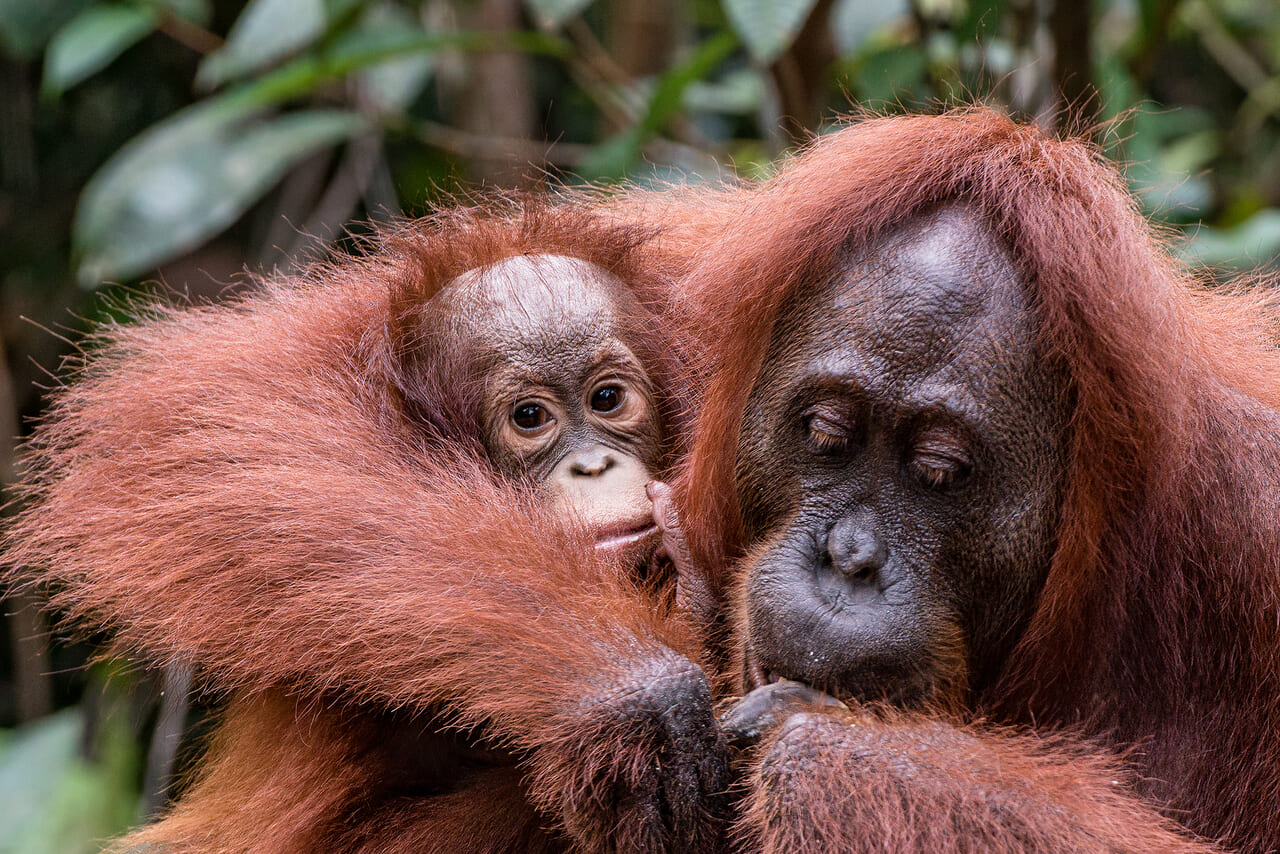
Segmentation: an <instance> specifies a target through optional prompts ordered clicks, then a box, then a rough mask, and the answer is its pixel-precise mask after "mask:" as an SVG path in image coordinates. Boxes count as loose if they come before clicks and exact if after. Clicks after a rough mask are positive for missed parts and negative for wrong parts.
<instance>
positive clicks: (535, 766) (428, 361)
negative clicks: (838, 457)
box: [5, 204, 726, 852]
mask: <svg viewBox="0 0 1280 854" xmlns="http://www.w3.org/2000/svg"><path fill="white" fill-rule="evenodd" d="M646 237H647V233H646V232H644V231H643V230H640V229H637V228H635V227H627V226H624V225H619V224H616V223H613V222H611V221H609V219H608V218H607V217H606V216H604V215H598V214H597V213H594V212H592V211H590V210H587V209H586V208H584V207H583V206H581V205H570V204H565V205H563V206H560V207H555V208H552V207H546V206H540V205H535V206H533V207H531V208H529V209H527V210H524V211H522V212H513V211H506V212H501V211H484V210H481V211H480V212H476V211H456V212H453V213H444V214H441V215H439V216H438V217H436V218H435V219H434V220H429V221H425V222H419V223H415V224H410V225H408V226H405V227H403V228H401V229H399V230H398V231H395V232H394V233H392V234H389V235H388V236H387V237H386V238H385V239H384V240H383V242H382V243H381V244H380V245H379V246H377V247H376V251H373V252H371V253H370V254H369V255H367V256H366V257H364V258H361V259H350V260H347V261H343V262H339V263H336V264H333V265H330V266H327V267H322V268H320V269H318V270H316V271H315V272H314V273H313V274H312V275H311V276H310V277H309V278H307V279H306V280H304V281H300V282H293V283H274V284H268V285H267V286H266V287H265V289H264V290H262V291H260V292H258V293H255V294H253V295H250V296H247V297H245V298H243V299H242V300H240V301H239V302H237V303H235V304H233V305H230V306H220V307H204V308H189V309H181V310H165V311H157V312H156V313H155V316H154V317H152V318H151V319H150V320H146V321H144V322H141V323H139V324H135V325H129V326H120V327H112V328H109V329H107V330H105V331H104V332H102V333H100V335H99V338H98V340H97V341H96V342H95V343H96V344H97V345H98V346H97V347H96V348H95V351H94V353H93V355H92V356H91V358H90V359H89V360H88V363H87V365H86V366H85V367H84V368H83V370H82V371H81V373H80V374H79V376H78V377H77V378H76V379H75V381H74V382H73V383H71V384H70V385H69V386H67V387H66V388H65V389H63V390H61V391H60V392H59V393H58V394H57V396H56V399H55V401H54V403H53V406H52V409H51V411H50V414H49V416H48V417H47V418H46V419H45V421H44V422H43V423H42V425H41V426H40V428H39V430H38V431H37V433H36V435H35V438H34V439H33V442H32V447H31V451H32V455H31V461H32V464H33V470H32V473H31V474H30V477H29V479H28V488H29V490H30V496H29V497H30V499H31V501H32V503H31V504H30V505H29V507H28V508H27V509H26V510H25V511H24V512H23V513H22V514H21V515H20V516H19V517H18V518H17V519H16V520H15V522H14V524H13V526H12V527H11V528H10V530H9V531H8V532H7V535H6V537H7V538H6V548H7V554H6V556H5V557H6V560H7V561H8V562H9V563H11V564H12V565H14V566H21V567H27V568H28V570H27V575H26V576H24V577H30V578H34V580H36V581H38V582H41V583H43V584H45V585H47V586H48V587H50V589H51V590H52V591H53V592H54V594H55V595H54V600H53V601H54V604H55V605H56V606H58V607H61V608H63V609H65V611H66V612H67V613H69V614H70V615H71V616H72V617H73V618H76V619H77V620H79V621H80V622H81V623H82V624H85V625H89V626H94V627H99V628H104V629H107V630H110V631H112V632H113V634H114V637H115V638H116V641H117V642H118V644H119V645H120V646H121V647H122V648H124V649H126V650H138V651H141V652H142V653H143V654H145V655H146V656H147V657H148V658H149V659H150V660H158V661H162V662H163V661H182V662H189V663H194V664H196V665H198V667H199V669H200V672H201V674H202V675H203V677H204V679H205V681H206V683H207V684H208V685H209V686H210V687H211V688H212V689H215V690H223V691H230V692H233V695H232V699H231V702H230V708H229V710H228V711H227V714H226V719H225V722H224V723H223V725H222V727H221V729H220V731H219V733H218V734H217V736H216V738H215V740H214V745H213V748H212V750H211V753H210V757H209V759H208V760H207V762H206V764H205V766H204V768H203V770H202V772H201V775H200V777H199V779H198V780H197V782H196V783H195V785H194V786H193V788H192V789H191V791H190V792H189V793H188V794H187V795H186V796H185V797H184V798H183V799H182V800H181V802H180V803H179V804H178V805H177V807H176V808H175V810H174V811H173V812H172V813H171V814H170V815H169V816H168V817H166V818H165V819H163V820H162V821H161V822H159V823H158V824H157V825H155V826H153V827H151V828H148V829H144V830H143V831H142V832H140V833H139V834H136V835H135V836H133V837H130V838H128V839H126V840H125V842H124V844H125V845H141V844H143V843H147V844H155V845H159V846H160V847H161V848H162V849H164V850H193V851H273V852H283V851H320V850H325V851H357V850H360V851H378V852H395V851H424V850H437V851H454V850H486V849H490V850H499V849H508V850H509V849H512V848H518V849H521V850H560V849H563V848H565V847H567V846H569V845H572V846H573V847H575V848H576V849H578V850H588V851H605V850H624V851H648V850H666V849H673V848H674V849H678V848H683V847H693V848H696V849H701V848H709V847H711V846H713V845H714V844H715V837H714V834H715V831H716V827H717V822H716V810H717V802H718V800H719V799H720V798H721V796H722V793H723V789H724V785H725V779H724V778H725V773H726V762H725V752H724V751H725V748H724V742H723V739H722V738H721V736H720V734H719V731H718V729H717V728H716V725H715V721H714V718H713V717H712V713H711V697H710V690H709V685H708V682H707V679H706V677H705V676H704V674H703V672H702V671H701V669H700V668H699V667H698V666H697V665H696V664H695V663H694V661H695V660H696V658H697V656H698V655H699V650H698V649H697V646H696V644H695V643H693V642H692V641H691V640H690V637H689V635H688V633H687V632H686V631H684V630H682V628H681V627H680V626H679V625H678V624H675V623H666V622H664V621H663V619H662V615H663V613H664V612H665V610H666V607H665V606H664V597H663V595H662V593H661V590H660V589H659V587H660V583H661V581H662V579H661V578H655V577H647V578H637V577H636V569H637V568H639V569H640V570H641V573H642V574H643V572H644V571H645V570H646V569H647V568H648V567H649V565H650V560H649V557H650V554H651V553H652V552H653V549H654V547H655V546H656V544H657V543H656V540H657V532H656V530H655V529H654V527H653V525H652V514H653V511H652V509H651V507H650V504H649V501H648V499H647V498H646V496H645V487H646V483H647V482H648V481H649V480H650V479H651V478H653V477H654V476H655V475H659V474H661V473H662V472H663V471H664V470H665V469H666V468H667V467H668V466H669V465H670V463H671V456H672V453H673V452H674V451H675V450H676V448H677V446H678V443H679V441H680V438H681V422H682V419H683V418H684V410H685V408H686V407H687V405H688V401H687V400H686V396H685V394H684V392H683V391H682V383H683V382H684V379H683V378H682V376H681V371H680V366H679V358H678V356H679V346H678V343H679V342H677V341H676V340H674V337H673V335H672V334H671V329H670V326H669V325H668V324H666V323H664V322H663V320H662V315H663V313H665V312H666V311H668V309H667V306H668V305H669V298H670V296H671V295H670V293H669V291H668V285H667V283H666V279H665V275H664V271H663V269H662V265H661V264H660V263H659V259H658V257H657V256H656V255H655V253H654V252H651V251H650V250H649V249H648V248H646V247H647V243H646ZM539 493H542V494H548V493H549V494H550V495H551V496H552V497H553V498H554V501H547V500H543V499H542V498H541V497H540V495H539Z"/></svg>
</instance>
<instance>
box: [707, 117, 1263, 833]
mask: <svg viewBox="0 0 1280 854" xmlns="http://www.w3.org/2000/svg"><path fill="white" fill-rule="evenodd" d="M686 287H687V288H688V289H689V297H690V301H691V303H692V304H702V305H704V306H706V307H707V309H706V310H707V316H706V317H704V318H703V319H702V322H703V323H704V325H706V326H708V328H713V329H717V330H720V331H721V332H722V333H723V336H722V338H721V340H720V343H719V345H718V346H717V348H716V349H715V352H714V354H713V355H714V358H715V360H716V365H717V368H716V373H715V377H714V380H715V381H714V382H712V383H711V385H710V390H709V392H708V396H707V398H706V399H705V400H704V402H703V405H702V409H701V412H702V416H701V417H702V421H701V423H700V425H699V427H698V428H697V432H696V437H697V438H696V440H695V447H694V450H693V454H692V458H691V464H690V477H689V480H688V483H687V484H686V487H685V489H684V491H683V492H682V501H683V505H682V506H684V507H686V508H687V509H688V512H687V516H688V518H687V532H688V534H689V540H690V547H691V549H692V552H693V554H694V557H695V559H696V560H697V561H698V562H699V563H700V564H701V565H704V566H708V567H725V566H731V565H732V564H733V561H734V560H738V559H740V563H739V564H738V569H737V575H736V576H733V578H732V579H730V578H726V577H719V578H716V579H714V580H715V581H716V584H717V587H718V588H719V589H721V590H726V589H727V590H730V594H729V595H731V597H732V602H733V612H734V617H735V622H736V625H737V627H738V631H739V643H740V647H739V650H738V652H739V659H740V662H741V664H742V669H743V673H744V679H745V681H746V683H747V684H746V687H747V688H751V687H754V686H761V687H757V690H756V692H755V693H753V694H751V695H749V696H748V698H747V699H746V700H744V701H743V703H742V704H741V705H740V706H738V707H736V708H735V709H733V710H731V711H730V713H729V714H728V715H727V716H726V718H725V721H726V723H727V725H728V726H729V728H730V729H732V730H735V731H737V732H739V733H745V734H747V735H750V734H751V733H753V732H757V731H760V730H762V729H767V728H768V724H769V723H770V722H771V721H776V720H783V721H784V723H782V724H781V725H780V726H779V727H778V728H777V729H776V730H775V731H774V732H773V734H772V735H771V736H769V737H767V738H766V739H765V741H764V743H763V745H762V746H761V748H760V749H761V753H760V758H759V762H758V764H757V765H756V767H755V770H754V772H753V776H752V779H751V788H750V793H749V795H748V798H747V808H746V812H745V816H744V817H743V818H742V822H741V824H740V829H741V830H742V831H743V833H744V838H745V839H746V840H747V842H748V847H751V848H756V847H759V848H763V849H764V850H766V851H779V852H781V851H786V852H795V851H952V850H974V851H1006V850H1037V851H1040V850H1046V851H1169V850H1186V849H1191V850H1196V849H1198V848H1200V847H1202V843H1200V842H1198V841H1196V839H1195V838H1194V837H1198V838H1202V839H1207V840H1214V841H1217V842H1220V843H1221V844H1223V845H1226V846H1229V847H1232V848H1235V849H1241V850H1249V851H1269V850H1275V849H1277V848H1280V822H1277V820H1276V816H1277V815H1280V353H1277V351H1276V348H1275V346H1274V341H1275V335H1276V320H1277V311H1276V309H1275V307H1274V299H1273V297H1271V296H1270V295H1269V294H1266V293H1258V292H1252V293H1240V292H1236V293H1225V292H1215V291H1211V290H1209V289H1207V288H1205V287H1202V286H1200V284H1199V283H1197V282H1195V281H1193V280H1191V279H1190V278H1189V277H1188V275H1187V274H1186V273H1184V272H1182V271H1181V270H1179V268H1178V267H1177V265H1176V264H1175V263H1174V262H1173V261H1171V260H1170V258H1169V256H1168V255H1167V254H1166V252H1165V250H1164V249H1163V248H1162V247H1161V246H1160V244H1159V242H1158V240H1157V239H1156V238H1154V237H1153V236H1152V232H1151V229H1150V228H1149V226H1148V225H1147V224H1146V223H1145V222H1144V221H1143V219H1142V218H1141V217H1140V216H1139V214H1138V213H1137V212H1136V211H1135V207H1134V204H1133V202H1132V199H1131V198H1130V197H1129V195H1128V194H1127V193H1126V191H1125V189H1124V187H1123V184H1122V181H1121V179H1120V177H1119V176H1118V175H1117V174H1116V172H1115V171H1114V170H1113V169H1112V168H1110V167H1108V166H1107V165H1105V164H1104V163H1103V162H1101V158H1100V157H1099V156H1098V154H1097V153H1096V152H1095V151H1094V150H1093V149H1091V148H1090V147H1089V146H1087V145H1085V144H1082V143H1079V142H1069V141H1068V142H1063V141H1057V140H1054V139H1050V138H1047V137H1045V136H1044V135H1043V134H1042V133H1040V132H1039V131H1037V130H1035V129H1033V128H1029V127H1022V126H1018V125H1016V124H1014V123H1012V122H1010V121H1009V120H1007V119H1005V118H1003V117H1001V116H998V115H995V114H993V113H991V112H987V111H972V112H960V113H951V114H946V115H942V116H938V117H929V118H926V117H906V118H890V119H879V120H872V121H866V122H863V123H861V124H857V125H855V126H853V127H850V128H848V129H845V130H842V131H840V132H838V133H835V134H832V135H830V136H827V137H824V138H822V139H821V140H819V141H817V142H815V143H814V145H813V146H812V147H811V148H810V149H809V150H808V151H807V152H805V153H803V154H802V155H801V156H800V157H799V158H798V160H797V161H796V162H795V163H793V164H792V165H791V166H790V167H788V168H787V169H786V170H785V171H784V172H783V173H782V175H781V176H780V177H778V178H777V179H776V180H775V181H774V182H773V183H771V184H770V185H769V186H767V187H766V188H765V189H764V190H762V191H761V198H759V199H757V201H756V203H755V204H754V205H753V206H751V207H750V208H748V209H745V212H744V215H743V216H742V218H741V219H740V220H739V221H738V222H737V223H736V227H735V230H734V232H733V233H732V234H726V235H723V236H722V239H721V240H720V241H719V243H718V245H717V246H716V248H715V251H714V252H709V253H707V254H706V255H705V256H704V257H703V258H702V260H701V262H700V264H699V266H698V267H697V268H696V269H695V270H694V271H693V273H692V274H691V276H690V277H689V278H688V279H687V280H686ZM744 306H747V307H749V310H748V309H747V308H744ZM725 496H735V497H736V500H728V501H726V500H725ZM730 582H732V583H730ZM776 679H786V680H795V681H796V682H799V683H802V684H803V685H804V686H808V693H809V694H810V695H812V693H813V690H815V689H816V690H820V691H824V692H828V693H830V694H832V695H834V696H835V697H838V698H840V699H842V700H844V701H846V702H847V703H849V704H851V705H853V706H854V708H853V710H838V709H837V710H832V709H831V707H830V706H829V705H828V706H826V707H822V708H814V709H812V710H810V711H807V712H805V713H802V714H797V715H791V716H789V710H791V709H792V708H793V707H792V706H790V705H789V704H791V703H793V701H794V697H795V695H796V692H797V690H798V689H797V687H796V686H795V685H794V684H793V683H790V682H774V681H773V680H776ZM800 690H801V693H803V689H800ZM774 699H776V701H777V702H774ZM858 703H870V704H871V705H870V706H867V707H863V706H859V705H857V704H858ZM886 707H896V710H895V711H883V709H884V708H886ZM877 708H878V709H881V711H876V709H877ZM1108 757H1109V758H1108Z"/></svg>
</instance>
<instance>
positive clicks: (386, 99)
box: [356, 3, 434, 113]
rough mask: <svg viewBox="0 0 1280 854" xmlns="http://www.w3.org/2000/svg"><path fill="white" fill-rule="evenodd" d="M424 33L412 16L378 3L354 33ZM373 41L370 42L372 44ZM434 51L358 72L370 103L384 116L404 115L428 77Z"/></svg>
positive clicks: (383, 63) (398, 8)
mask: <svg viewBox="0 0 1280 854" xmlns="http://www.w3.org/2000/svg"><path fill="white" fill-rule="evenodd" d="M388 31H389V32H390V33H394V34H399V33H405V32H409V33H417V34H418V35H425V33H424V32H423V31H422V30H421V29H420V28H419V27H418V26H417V24H416V23H415V21H414V18H413V16H412V15H410V14H409V12H408V11H407V10H406V9H405V8H404V7H402V6H397V5H395V4H394V3H380V4H378V5H377V6H375V7H373V8H372V9H370V10H369V11H368V12H366V13H365V15H364V17H363V19H362V20H361V22H360V26H359V27H358V28H357V29H356V32H361V33H384V32H388ZM375 40H376V39H373V40H371V42H372V41H375ZM433 54H434V52H433V51H425V50H423V51H418V52H416V53H410V54H406V55H405V56H403V57H402V58H399V59H390V60H386V61H384V62H381V63H378V64H377V65H374V66H372V67H370V68H366V69H365V70H363V71H361V72H360V80H361V83H362V84H363V85H364V89H365V91H366V92H367V93H368V94H369V97H370V99H371V100H372V101H373V103H374V104H376V105H377V106H378V108H379V109H380V110H383V111H384V112H393V113H398V112H403V111H404V110H405V109H407V108H408V106H409V105H410V104H412V103H413V101H414V99H415V98H417V97H418V93H420V92H421V91H422V87H423V86H425V85H426V83H427V80H428V79H430V77H431V72H432V69H433V59H434V56H433Z"/></svg>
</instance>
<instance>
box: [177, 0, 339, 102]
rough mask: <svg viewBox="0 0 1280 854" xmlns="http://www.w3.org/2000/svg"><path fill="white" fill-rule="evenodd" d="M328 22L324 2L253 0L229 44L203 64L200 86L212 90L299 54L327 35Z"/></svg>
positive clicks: (242, 15)
mask: <svg viewBox="0 0 1280 854" xmlns="http://www.w3.org/2000/svg"><path fill="white" fill-rule="evenodd" d="M328 21H329V17H328V14H327V12H326V10H325V3H324V0H251V2H250V3H249V5H247V6H246V7H245V9H244V11H243V12H241V13H240V17H238V18H236V22H235V23H234V24H232V25H231V32H230V33H228V34H227V43H226V44H225V45H223V47H222V48H221V49H220V50H218V51H216V52H214V53H211V54H209V56H207V57H205V60H204V62H202V63H200V69H199V71H197V72H196V84H197V85H198V86H200V87H201V88H204V89H212V88H214V87H216V86H219V85H221V84H222V83H225V82H226V81H228V80H231V79H233V78H236V77H241V76H243V75H245V74H248V73H249V72H251V71H257V70H258V69H261V68H265V67H266V66H268V65H271V64H272V63H274V62H277V61H278V60H281V59H284V58H285V57H287V56H290V55H292V54H294V53H297V52H298V51H299V50H301V49H302V48H304V47H306V46H307V45H309V44H311V43H312V42H314V41H315V40H316V39H318V38H319V37H320V36H321V35H323V33H324V29H325V25H326V24H327V23H328Z"/></svg>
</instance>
